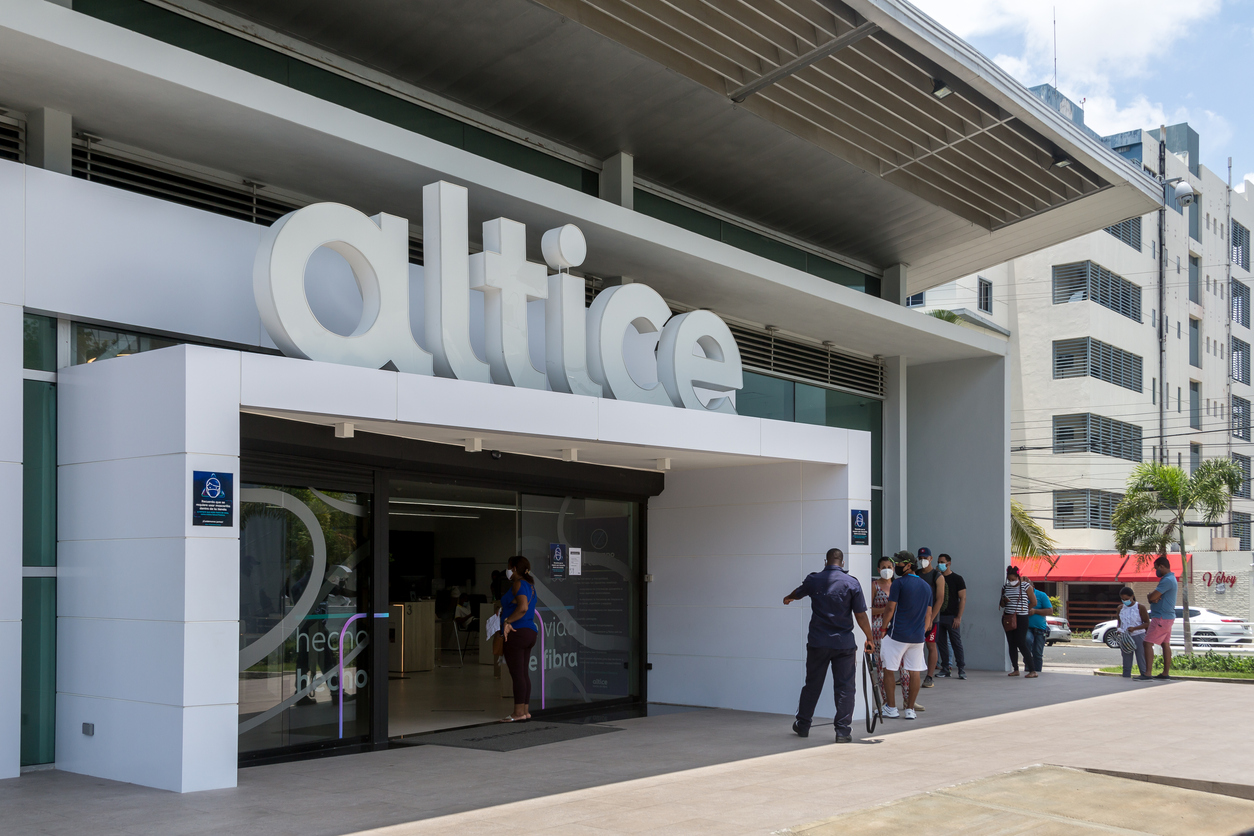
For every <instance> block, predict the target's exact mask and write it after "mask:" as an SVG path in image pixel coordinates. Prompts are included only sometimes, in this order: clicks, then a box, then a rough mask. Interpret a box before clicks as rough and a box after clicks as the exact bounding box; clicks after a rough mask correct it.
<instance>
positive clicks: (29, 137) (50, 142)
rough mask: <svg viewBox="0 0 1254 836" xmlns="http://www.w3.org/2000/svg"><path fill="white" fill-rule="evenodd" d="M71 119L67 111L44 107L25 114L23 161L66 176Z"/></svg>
mask: <svg viewBox="0 0 1254 836" xmlns="http://www.w3.org/2000/svg"><path fill="white" fill-rule="evenodd" d="M72 121H73V120H71V118H70V114H68V113H62V112H61V111H59V110H52V109H51V108H47V107H41V108H39V109H38V110H32V111H31V112H30V113H28V114H26V164H27V165H33V166H36V167H38V168H46V169H48V170H49V171H55V172H57V173H58V174H65V175H69V174H70V173H71V172H72V156H71V150H70V149H71V148H72V147H73V140H74V128H73V125H72Z"/></svg>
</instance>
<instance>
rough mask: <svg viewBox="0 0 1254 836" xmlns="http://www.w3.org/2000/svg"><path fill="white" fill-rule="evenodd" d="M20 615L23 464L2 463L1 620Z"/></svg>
mask: <svg viewBox="0 0 1254 836" xmlns="http://www.w3.org/2000/svg"><path fill="white" fill-rule="evenodd" d="M19 432H20V425H19ZM21 618H22V465H21V463H20V462H0V622H2V621H20V620H21ZM0 670H3V668H0Z"/></svg>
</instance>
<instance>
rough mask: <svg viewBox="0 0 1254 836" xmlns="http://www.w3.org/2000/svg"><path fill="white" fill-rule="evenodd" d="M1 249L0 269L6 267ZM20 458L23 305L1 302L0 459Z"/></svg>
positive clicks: (15, 460) (6, 460) (2, 269)
mask: <svg viewBox="0 0 1254 836" xmlns="http://www.w3.org/2000/svg"><path fill="white" fill-rule="evenodd" d="M5 261H7V258H6V256H5V255H4V253H3V252H2V251H0V272H2V271H4V270H5V269H7V265H6V264H5ZM21 460H22V309H21V308H20V307H18V306H17V305H5V304H0V462H20V461H21Z"/></svg>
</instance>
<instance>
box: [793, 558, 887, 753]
mask: <svg viewBox="0 0 1254 836" xmlns="http://www.w3.org/2000/svg"><path fill="white" fill-rule="evenodd" d="M844 563H845V553H844V552H842V551H841V550H840V549H828V552H827V568H825V569H824V570H823V571H822V572H815V573H813V574H811V575H809V576H807V577H806V579H805V580H804V581H802V582H801V586H799V587H797V588H796V589H794V590H793V591H792V592H790V593H788V595H787V596H785V598H784V604H786V605H787V604H791V603H792V602H793V601H796V600H798V599H800V598H805V597H807V596H808V597H809V598H810V635H809V638H808V639H807V640H806V684H805V687H803V688H802V689H801V700H800V702H799V703H798V704H797V720H796V722H794V723H793V724H792V730H793V731H795V732H796V733H797V734H798V735H800V736H801V737H809V736H810V722H811V721H812V720H813V719H814V707H815V706H816V705H818V702H819V693H820V692H821V691H822V690H823V681H824V680H825V679H827V667H828V665H831V668H832V691H833V696H834V698H835V700H836V722H835V726H836V742H837V743H850V742H852V741H853V735H852V731H853V699H854V679H855V677H856V675H857V671H858V658H857V654H858V645H857V642H855V641H854V638H853V622H854V620H855V619H856V620H857V622H858V627H859V628H861V629H862V634H863V635H864V636H865V637H866V642H865V643H864V645H863V647H864V649H865V650H866V652H867V653H871V652H873V651H874V649H875V646H874V645H873V644H872V643H871V622H870V621H868V620H867V617H866V599H865V598H864V597H863V595H862V585H861V584H860V583H858V579H857V578H855V577H853V576H852V575H850V574H849V573H848V572H846V571H845V568H844Z"/></svg>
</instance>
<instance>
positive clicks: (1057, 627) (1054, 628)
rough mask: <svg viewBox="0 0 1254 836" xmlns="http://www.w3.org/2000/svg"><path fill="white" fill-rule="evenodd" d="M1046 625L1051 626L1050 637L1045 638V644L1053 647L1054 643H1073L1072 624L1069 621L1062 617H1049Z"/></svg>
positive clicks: (1046, 619)
mask: <svg viewBox="0 0 1254 836" xmlns="http://www.w3.org/2000/svg"><path fill="white" fill-rule="evenodd" d="M1045 623H1046V624H1048V625H1049V635H1048V636H1046V637H1045V644H1047V645H1050V646H1051V647H1052V646H1053V644H1054V642H1069V641H1071V624H1070V623H1069V622H1068V621H1067V619H1065V618H1063V617H1062V616H1060V615H1047V616H1045Z"/></svg>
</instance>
